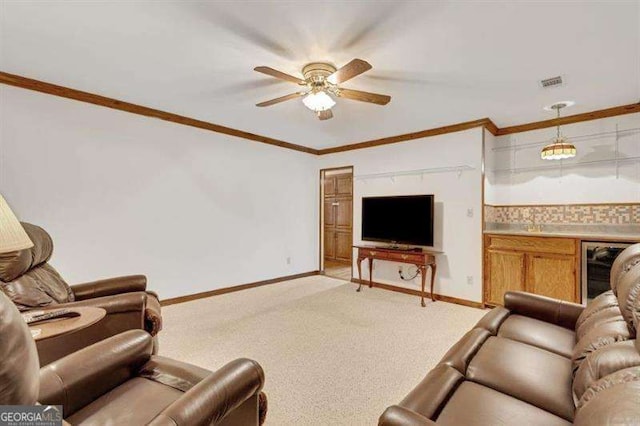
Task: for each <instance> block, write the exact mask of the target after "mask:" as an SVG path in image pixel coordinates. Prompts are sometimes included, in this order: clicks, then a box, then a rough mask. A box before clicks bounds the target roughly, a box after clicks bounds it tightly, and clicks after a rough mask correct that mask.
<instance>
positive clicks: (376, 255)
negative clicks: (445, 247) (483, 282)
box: [353, 246, 441, 307]
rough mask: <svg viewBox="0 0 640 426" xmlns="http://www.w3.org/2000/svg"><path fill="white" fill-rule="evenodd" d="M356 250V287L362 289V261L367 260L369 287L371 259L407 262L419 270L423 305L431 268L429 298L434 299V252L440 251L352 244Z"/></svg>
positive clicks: (371, 285) (371, 270) (421, 302)
mask: <svg viewBox="0 0 640 426" xmlns="http://www.w3.org/2000/svg"><path fill="white" fill-rule="evenodd" d="M353 248H355V249H357V250H358V263H357V264H358V281H359V285H358V289H357V290H356V291H361V290H362V261H363V260H364V259H367V260H368V261H369V288H371V287H373V261H374V260H386V261H389V262H399V263H408V264H411V265H415V266H416V267H417V268H418V271H420V275H421V278H422V282H421V284H422V291H421V293H420V304H421V305H422V306H423V307H424V306H426V305H425V303H424V286H425V283H426V275H427V267H429V268H431V300H432V301H434V302H435V301H436V299H435V296H434V294H433V283H434V281H435V277H436V254H439V253H441V252H439V251H436V250H425V249H420V248H419V249H417V250H416V249H408V250H403V249H394V248H389V247H372V246H353Z"/></svg>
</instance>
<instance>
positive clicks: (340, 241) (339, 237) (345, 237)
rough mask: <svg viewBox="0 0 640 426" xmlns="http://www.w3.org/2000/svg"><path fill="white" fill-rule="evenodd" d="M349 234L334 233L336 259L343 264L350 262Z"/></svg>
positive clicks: (350, 243)
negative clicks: (343, 262)
mask: <svg viewBox="0 0 640 426" xmlns="http://www.w3.org/2000/svg"><path fill="white" fill-rule="evenodd" d="M351 246H352V241H351V232H349V231H347V232H341V231H337V232H336V259H337V260H343V261H345V262H350V261H351V250H352V249H351Z"/></svg>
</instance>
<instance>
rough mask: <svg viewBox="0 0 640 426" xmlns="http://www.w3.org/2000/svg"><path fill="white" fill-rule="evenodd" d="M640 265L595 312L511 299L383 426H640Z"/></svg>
mask: <svg viewBox="0 0 640 426" xmlns="http://www.w3.org/2000/svg"><path fill="white" fill-rule="evenodd" d="M639 259H640V244H636V245H635V246H631V247H630V248H628V249H627V250H625V252H623V253H622V254H621V255H620V256H619V258H618V259H617V260H616V262H615V263H614V265H613V268H612V274H611V287H612V290H610V291H608V292H606V293H603V294H601V295H600V296H598V297H597V298H595V299H594V300H593V301H592V302H591V303H590V304H589V305H588V306H587V307H583V306H582V305H577V304H573V303H567V302H563V301H560V300H555V299H551V298H548V297H543V296H538V295H534V294H530V293H524V292H509V293H507V294H506V295H505V298H504V302H505V303H504V307H498V308H494V309H493V310H492V311H491V312H489V313H488V314H487V315H485V316H484V318H482V319H481V320H480V321H479V322H478V323H477V324H476V326H475V327H474V328H473V329H472V330H471V331H469V332H468V333H467V334H466V335H465V336H464V337H463V338H462V339H460V341H458V343H456V344H455V345H454V346H453V347H452V348H451V349H450V350H449V352H447V354H445V356H444V357H443V358H442V360H441V361H440V363H439V364H438V365H437V366H436V367H435V368H434V369H433V370H431V371H430V372H429V373H428V374H427V376H426V377H425V378H424V379H423V380H422V381H421V382H420V384H418V386H416V387H415V388H414V389H413V390H412V391H411V392H410V393H409V394H408V395H407V396H406V397H405V398H404V399H403V400H402V401H401V402H400V403H399V404H398V405H394V406H391V407H389V408H387V410H386V411H385V412H384V413H383V414H382V416H381V417H380V419H379V424H380V425H382V426H414V425H415V426H417V425H421V426H426V425H435V424H438V425H496V424H518V425H570V424H575V425H582V426H596V425H598V426H601V425H613V424H624V425H631V424H636V425H637V424H640V339H639V337H640V263H638V260H639Z"/></svg>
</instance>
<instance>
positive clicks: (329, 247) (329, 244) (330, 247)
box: [324, 228, 336, 260]
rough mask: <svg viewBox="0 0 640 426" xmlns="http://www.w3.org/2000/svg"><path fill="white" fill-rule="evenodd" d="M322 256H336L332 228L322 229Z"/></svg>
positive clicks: (328, 257)
mask: <svg viewBox="0 0 640 426" xmlns="http://www.w3.org/2000/svg"><path fill="white" fill-rule="evenodd" d="M324 258H325V259H329V260H334V259H335V258H336V232H335V231H334V230H333V229H327V228H325V230H324Z"/></svg>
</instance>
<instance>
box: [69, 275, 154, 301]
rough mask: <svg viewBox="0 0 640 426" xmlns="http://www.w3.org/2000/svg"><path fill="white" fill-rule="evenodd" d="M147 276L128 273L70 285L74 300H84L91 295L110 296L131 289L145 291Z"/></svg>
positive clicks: (91, 296)
mask: <svg viewBox="0 0 640 426" xmlns="http://www.w3.org/2000/svg"><path fill="white" fill-rule="evenodd" d="M146 289H147V277H145V276H144V275H128V276H125V277H116V278H107V279H105V280H98V281H92V282H88V283H83V284H76V285H73V286H71V290H72V291H73V295H74V296H75V298H76V300H86V299H90V298H93V297H102V296H111V295H114V294H120V293H129V292H133V291H145V290H146Z"/></svg>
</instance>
